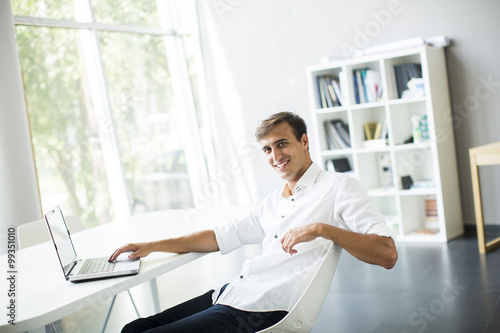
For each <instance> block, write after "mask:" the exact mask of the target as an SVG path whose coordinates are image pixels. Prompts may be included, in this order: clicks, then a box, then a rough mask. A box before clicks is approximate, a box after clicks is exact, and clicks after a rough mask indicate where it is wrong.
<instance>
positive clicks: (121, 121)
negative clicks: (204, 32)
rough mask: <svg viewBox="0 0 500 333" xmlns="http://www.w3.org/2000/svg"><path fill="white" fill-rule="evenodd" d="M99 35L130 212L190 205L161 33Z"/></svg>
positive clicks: (103, 33) (191, 200) (189, 190)
mask: <svg viewBox="0 0 500 333" xmlns="http://www.w3.org/2000/svg"><path fill="white" fill-rule="evenodd" d="M168 38H174V37H168ZM99 39H100V48H101V52H102V62H103V66H104V72H105V76H106V83H107V87H108V94H109V100H110V104H111V112H112V116H113V121H114V127H115V133H116V136H117V141H118V147H119V150H120V157H121V161H122V164H123V170H124V174H125V178H126V182H127V191H128V196H129V202H130V205H131V211H132V213H133V214H137V213H140V212H143V211H155V210H162V209H173V208H187V207H192V206H193V199H192V192H191V186H190V180H189V177H188V169H187V164H186V156H185V152H184V146H183V142H182V140H181V139H180V138H181V135H180V134H181V133H180V132H179V128H180V126H179V124H180V119H179V117H180V116H182V115H181V112H183V111H182V110H178V109H176V103H175V96H174V90H173V82H172V80H171V77H170V74H169V70H168V64H167V60H166V54H165V46H164V43H163V37H157V36H150V35H141V34H124V33H114V32H101V33H100V34H99ZM171 51H175V50H171Z"/></svg>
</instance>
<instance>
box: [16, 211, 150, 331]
mask: <svg viewBox="0 0 500 333" xmlns="http://www.w3.org/2000/svg"><path fill="white" fill-rule="evenodd" d="M64 221H65V222H66V226H67V228H68V230H69V232H70V234H72V233H75V232H78V231H82V230H85V226H84V225H83V223H82V221H81V220H80V219H79V218H78V217H76V216H72V215H68V216H65V217H64ZM17 240H18V244H19V249H23V248H26V247H30V246H34V245H37V244H40V243H43V242H48V241H50V234H49V230H48V228H47V225H46V223H45V220H36V221H33V222H28V223H25V224H22V225H20V226H18V227H17ZM127 293H128V295H129V297H130V300H131V301H132V305H133V306H134V309H135V313H136V314H137V317H140V315H139V311H138V310H137V307H136V305H135V302H134V299H133V298H132V294H131V293H130V290H127ZM115 299H116V295H115V296H113V300H112V301H111V305H110V307H109V310H108V314H107V315H106V320H105V321H104V326H103V328H102V332H104V331H105V330H106V326H107V325H108V320H109V316H110V315H111V310H113V306H114V304H115ZM50 328H51V330H52V332H56V329H55V326H54V324H53V323H51V324H50Z"/></svg>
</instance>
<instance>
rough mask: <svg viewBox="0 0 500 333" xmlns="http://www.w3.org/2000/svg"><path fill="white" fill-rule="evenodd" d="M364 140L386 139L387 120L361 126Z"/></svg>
mask: <svg viewBox="0 0 500 333" xmlns="http://www.w3.org/2000/svg"><path fill="white" fill-rule="evenodd" d="M363 129H364V132H365V139H366V140H379V139H387V136H388V131H387V120H384V121H383V122H377V121H374V122H367V123H364V124H363Z"/></svg>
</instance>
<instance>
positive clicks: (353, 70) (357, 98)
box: [346, 61, 385, 106]
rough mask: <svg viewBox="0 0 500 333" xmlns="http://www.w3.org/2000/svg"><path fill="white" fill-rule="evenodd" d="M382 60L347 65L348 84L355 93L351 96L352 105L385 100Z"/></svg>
mask: <svg viewBox="0 0 500 333" xmlns="http://www.w3.org/2000/svg"><path fill="white" fill-rule="evenodd" d="M380 68H381V66H380V61H369V62H358V63H356V64H352V65H349V66H347V75H346V76H347V77H346V81H347V86H348V87H349V90H350V91H352V92H353V93H352V94H350V96H349V101H350V104H351V105H353V106H354V105H357V104H358V105H364V104H368V103H376V102H378V101H381V100H383V90H384V89H385V88H384V87H383V82H382V73H381V69H380Z"/></svg>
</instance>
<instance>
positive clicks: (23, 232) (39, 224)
mask: <svg viewBox="0 0 500 333" xmlns="http://www.w3.org/2000/svg"><path fill="white" fill-rule="evenodd" d="M64 220H65V221H66V225H67V226H68V229H69V231H70V232H71V233H74V232H78V231H82V230H84V229H85V226H84V225H83V223H82V221H81V220H80V219H79V218H78V217H76V216H73V215H69V216H65V217H64ZM17 241H18V244H19V248H20V249H24V248H26V247H30V246H33V245H36V244H40V243H43V242H48V241H50V234H49V230H48V229H47V225H46V224H45V220H36V221H32V222H28V223H25V224H21V225H20V226H18V227H17Z"/></svg>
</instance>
